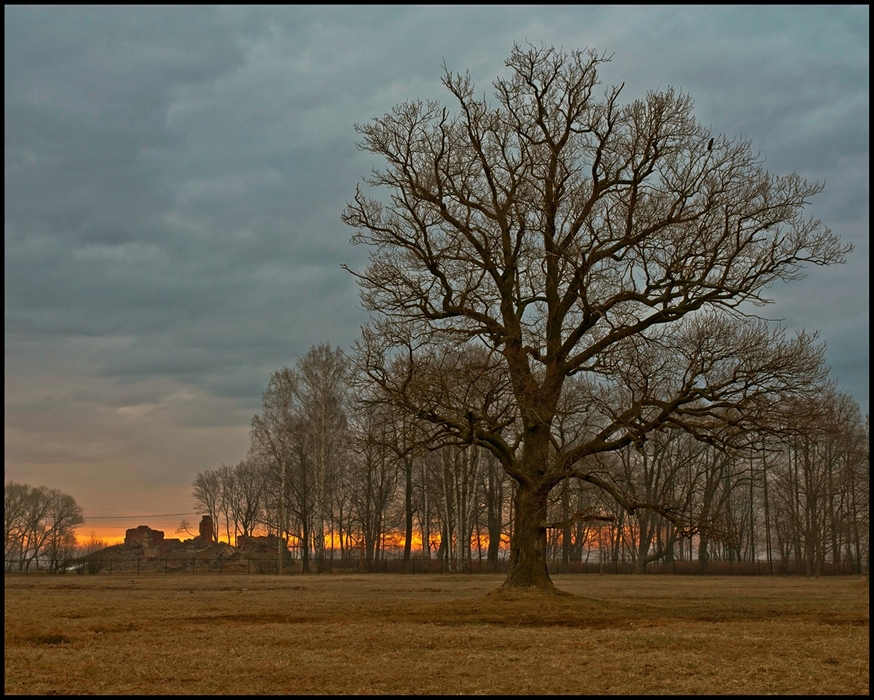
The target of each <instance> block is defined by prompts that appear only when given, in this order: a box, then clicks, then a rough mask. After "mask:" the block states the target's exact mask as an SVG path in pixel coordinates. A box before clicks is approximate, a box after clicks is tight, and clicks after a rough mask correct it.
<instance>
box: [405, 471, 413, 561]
mask: <svg viewBox="0 0 874 700" xmlns="http://www.w3.org/2000/svg"><path fill="white" fill-rule="evenodd" d="M404 516H405V521H404V573H406V572H407V569H408V568H409V566H410V551H411V549H412V546H413V460H412V459H411V458H410V457H406V458H405V459H404Z"/></svg>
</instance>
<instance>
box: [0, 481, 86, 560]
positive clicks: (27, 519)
mask: <svg viewBox="0 0 874 700" xmlns="http://www.w3.org/2000/svg"><path fill="white" fill-rule="evenodd" d="M83 522H85V519H84V517H83V514H82V508H81V507H79V505H78V504H77V503H76V499H74V498H73V497H72V496H70V495H69V494H66V493H63V492H62V491H59V490H58V489H51V488H48V487H46V486H37V487H33V486H28V485H27V484H19V483H16V482H14V481H7V482H6V490H5V502H4V513H3V534H4V538H3V539H4V543H5V546H4V571H28V570H30V568H31V567H33V568H47V569H48V570H49V571H53V572H54V571H60V569H61V567H62V565H63V562H64V560H65V559H68V558H69V557H71V556H73V555H74V554H75V553H76V552H77V547H78V545H77V543H76V529H77V528H78V526H79V525H81V524H82V523H83ZM92 539H93V537H92Z"/></svg>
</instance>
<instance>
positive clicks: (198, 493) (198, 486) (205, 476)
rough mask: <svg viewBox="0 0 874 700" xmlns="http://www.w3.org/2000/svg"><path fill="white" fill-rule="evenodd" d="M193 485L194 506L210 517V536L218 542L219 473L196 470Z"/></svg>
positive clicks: (220, 499) (208, 470) (220, 484)
mask: <svg viewBox="0 0 874 700" xmlns="http://www.w3.org/2000/svg"><path fill="white" fill-rule="evenodd" d="M193 487H194V489H193V490H192V492H191V497H192V498H193V499H194V503H195V508H197V509H198V510H199V511H201V512H202V513H204V514H206V515H208V516H209V517H210V518H212V522H213V525H214V527H213V531H212V532H213V535H212V536H213V539H214V540H215V541H216V542H218V537H219V524H220V523H221V520H220V519H219V513H220V512H221V507H222V482H221V478H220V476H219V473H218V472H217V471H216V470H214V469H205V470H203V471H202V472H197V474H196V475H195V477H194V484H193ZM183 522H184V521H183ZM186 527H187V523H186ZM228 544H230V542H229V543H228Z"/></svg>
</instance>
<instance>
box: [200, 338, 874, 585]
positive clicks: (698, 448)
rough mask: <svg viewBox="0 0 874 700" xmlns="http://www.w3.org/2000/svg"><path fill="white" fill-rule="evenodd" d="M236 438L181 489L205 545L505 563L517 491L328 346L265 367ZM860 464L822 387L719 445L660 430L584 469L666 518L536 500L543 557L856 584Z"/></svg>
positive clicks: (861, 515)
mask: <svg viewBox="0 0 874 700" xmlns="http://www.w3.org/2000/svg"><path fill="white" fill-rule="evenodd" d="M444 379H446V378H445V377H444ZM447 381H449V380H447ZM462 383H463V382H462ZM474 385H475V381H474V382H473V383H469V384H468V388H470V387H471V386H474ZM455 390H463V389H460V388H459V387H456V388H455ZM775 417H776V418H777V420H775ZM583 420H584V416H582V415H581V414H580V413H579V412H577V411H568V412H567V414H566V415H564V416H563V417H562V420H561V421H559V422H558V423H557V426H556V435H555V440H556V444H557V445H558V444H565V443H566V442H567V441H570V440H573V439H574V435H575V434H576V433H577V432H579V431H580V430H582V427H581V423H582V421H583ZM775 426H779V429H777V428H775ZM509 429H512V426H510V427H509ZM250 437H251V440H250V449H249V453H248V455H247V457H246V459H244V460H242V461H241V462H239V463H238V464H235V465H223V466H221V467H219V468H217V469H214V470H205V471H203V472H199V473H198V474H197V476H196V479H195V481H194V484H193V487H194V489H193V493H192V495H193V497H194V499H195V502H196V504H197V507H198V509H199V510H201V511H202V512H203V513H205V514H208V515H210V516H211V517H212V518H213V522H214V523H216V524H217V527H216V536H217V538H220V539H222V540H224V541H227V542H229V543H234V542H235V541H236V538H237V537H239V536H240V535H253V534H266V533H272V534H276V533H278V532H281V533H282V536H283V537H285V538H286V540H287V541H288V542H289V545H290V548H291V549H292V550H293V551H294V552H296V554H297V556H299V557H300V559H301V560H302V563H303V568H304V570H305V571H312V570H317V569H319V568H321V567H322V566H324V563H325V561H326V560H327V559H328V558H331V557H341V558H347V557H350V556H357V557H360V558H361V559H362V560H363V562H364V565H365V567H367V568H371V569H375V568H376V566H377V564H378V562H379V561H380V560H382V559H384V558H403V559H404V561H406V562H408V561H409V560H410V558H411V557H425V558H438V559H444V560H445V562H446V567H445V568H446V570H466V569H467V567H468V563H469V562H470V561H471V560H481V561H487V562H490V563H492V564H497V562H498V559H499V558H500V557H503V556H505V555H506V546H507V543H508V542H509V539H510V536H511V534H512V532H511V528H512V523H513V512H512V509H513V496H514V481H513V480H512V479H511V478H510V477H509V476H508V475H507V474H506V472H505V470H504V469H503V468H502V467H501V465H500V464H499V463H498V461H497V459H496V458H495V457H494V456H493V455H492V454H491V453H490V452H489V451H487V450H485V449H482V448H480V447H476V446H472V445H462V444H437V443H436V442H435V441H434V440H433V435H431V434H430V433H429V431H428V427H427V423H426V422H424V421H417V420H415V419H414V418H411V416H410V413H409V412H405V411H403V410H396V409H395V408H394V407H391V406H387V405H385V404H383V403H380V402H378V401H372V400H370V399H369V395H368V390H367V385H366V383H364V382H361V381H360V380H359V378H358V376H357V374H356V372H355V369H354V359H350V358H349V357H347V356H346V355H345V354H344V353H343V352H342V351H340V350H339V349H332V348H331V347H330V346H328V345H319V346H317V347H313V348H312V349H311V350H310V351H309V353H307V355H306V356H304V357H303V358H302V359H301V360H300V361H299V362H298V363H297V364H296V365H295V366H294V367H293V368H288V367H284V368H282V369H281V370H279V371H276V372H274V373H273V374H272V375H271V377H270V381H269V383H268V386H267V389H266V390H265V392H264V395H263V404H262V409H261V412H260V413H259V414H258V415H256V416H254V418H253V420H252V427H251V433H250ZM726 445H729V446H728V447H727V446H726ZM868 465H869V456H868V418H867V417H866V418H865V419H864V421H863V419H862V418H861V415H860V412H859V407H858V405H857V404H856V403H855V402H854V401H853V400H852V399H851V398H850V397H849V396H847V395H846V394H842V393H840V392H838V391H836V390H835V389H834V388H833V387H830V388H828V389H825V390H823V391H820V392H819V393H818V394H816V395H814V396H811V397H810V398H809V399H807V400H805V401H803V402H802V401H797V400H796V401H794V402H790V401H788V400H787V401H784V402H783V405H780V406H775V407H774V409H773V410H772V411H771V415H770V416H769V421H768V428H767V430H765V429H763V430H762V431H761V432H759V433H751V432H749V431H744V432H739V433H738V435H737V436H735V438H734V439H733V440H731V441H726V440H723V441H721V442H720V443H719V444H718V445H715V444H712V442H711V441H708V440H706V439H704V438H703V437H702V436H696V435H694V434H692V433H690V432H688V431H683V430H670V429H665V430H662V431H658V432H656V433H654V434H653V435H652V436H649V437H648V439H646V440H645V441H642V442H641V443H640V444H637V445H633V446H631V447H628V448H625V449H623V450H620V451H617V452H613V453H607V454H602V455H600V456H598V457H597V458H595V459H594V461H593V463H592V464H591V465H590V466H591V469H592V470H598V471H599V473H602V474H603V475H604V477H605V478H608V479H609V482H610V483H611V484H612V485H613V487H615V488H617V489H621V491H622V493H623V494H626V495H627V496H629V497H631V498H632V499H633V500H634V501H635V502H637V503H644V504H645V503H653V504H659V510H660V511H662V512H664V510H665V508H664V504H669V508H670V509H672V510H673V511H674V512H675V513H676V514H677V516H678V517H676V518H674V520H673V521H672V520H670V519H666V518H665V517H663V516H662V514H660V513H657V512H656V510H655V509H647V508H645V507H642V508H637V509H636V510H635V511H634V513H632V514H630V513H628V512H626V511H625V510H624V509H623V508H621V507H620V506H618V505H617V503H616V500H615V499H613V498H611V497H610V496H609V495H607V494H605V493H604V491H603V490H602V489H600V488H597V487H596V486H594V485H592V484H591V483H587V482H583V481H581V480H579V479H567V480H565V481H564V482H563V483H562V484H560V485H559V487H557V488H555V489H553V491H552V493H551V495H550V503H549V508H548V516H547V521H548V522H545V523H544V527H546V528H547V533H548V534H547V543H546V544H547V558H548V559H549V560H551V561H555V562H564V563H569V562H573V561H600V562H608V561H609V562H622V563H628V562H632V563H634V564H635V569H636V570H637V571H639V572H644V571H645V570H646V566H647V564H649V563H651V562H656V561H665V562H670V561H672V560H686V561H689V560H697V561H700V562H701V563H702V564H706V562H707V561H709V560H724V561H738V562H740V561H767V562H769V563H770V564H771V570H773V571H775V572H776V571H789V570H790V568H791V569H793V570H799V569H800V570H803V571H804V572H805V573H806V574H808V575H814V574H816V575H818V574H819V573H821V572H822V571H823V570H824V567H826V565H829V566H831V567H832V568H836V569H839V570H841V571H846V572H851V571H852V572H863V571H867V570H868V542H869V539H868V538H869V500H868V491H869V483H868V478H869V466H868ZM677 523H695V526H694V527H683V526H681V525H680V524H677Z"/></svg>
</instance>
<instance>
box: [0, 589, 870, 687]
mask: <svg viewBox="0 0 874 700" xmlns="http://www.w3.org/2000/svg"><path fill="white" fill-rule="evenodd" d="M553 579H554V581H555V582H556V584H557V585H558V587H559V588H560V589H562V590H563V591H565V592H567V593H569V594H570V595H563V596H544V595H542V594H537V593H514V594H508V593H506V592H503V591H500V590H498V589H499V586H500V583H501V582H502V580H503V577H502V576H499V575H486V574H483V575H463V574H455V575H424V574H423V575H415V576H413V575H402V574H371V575H338V574H334V575H297V576H283V577H277V576H265V575H228V574H224V575H217V574H201V575H197V574H195V575H182V574H180V575H162V574H145V575H140V576H135V575H129V574H126V575H118V576H115V575H113V576H107V575H96V576H88V575H84V576H76V575H72V574H70V575H65V576H44V575H27V576H25V575H6V576H5V580H4V584H5V585H4V588H5V611H4V613H5V616H4V618H5V619H4V621H5V629H4V641H5V645H4V664H5V679H4V691H5V693H6V694H113V695H121V694H133V695H138V694H183V695H186V694H192V695H193V694H210V695H253V694H254V695H268V694H401V695H414V694H504V695H512V694H598V695H642V694H646V695H649V694H829V695H832V694H868V691H869V631H868V630H869V619H868V613H869V605H868V579H867V576H866V577H829V578H822V579H806V578H795V577H791V578H788V577H768V576H761V577H747V576H744V577H738V576H735V577H728V576H714V577H695V576H623V575H619V576H616V575H605V576H599V575H570V574H568V575H556V576H554V577H553Z"/></svg>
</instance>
